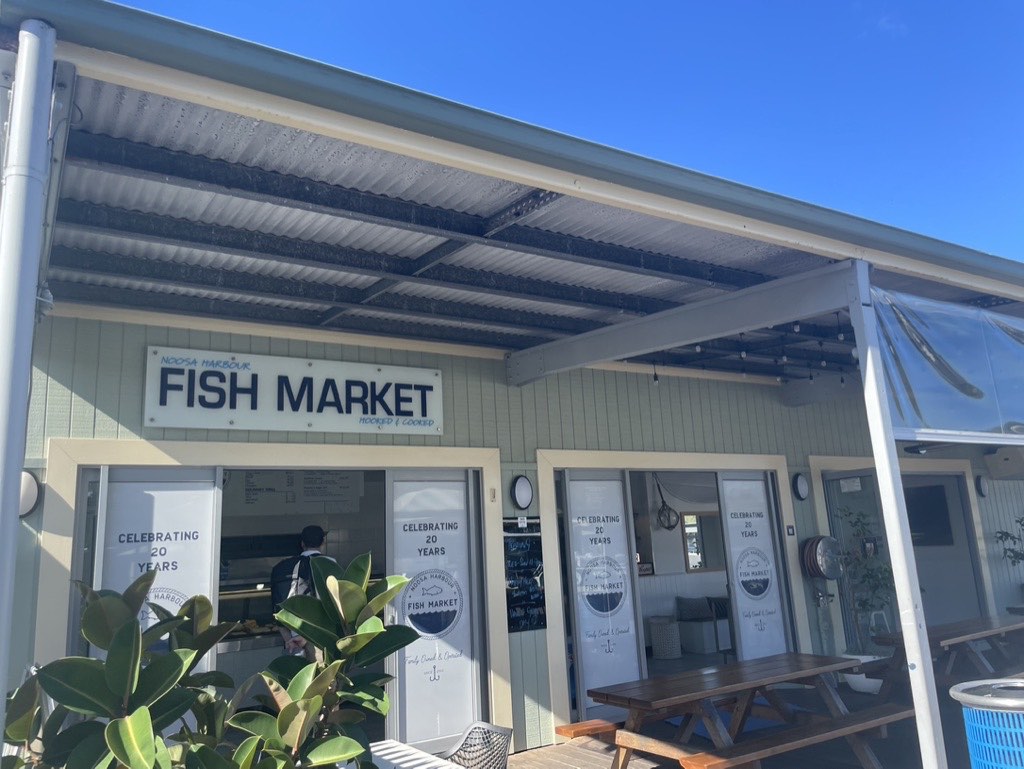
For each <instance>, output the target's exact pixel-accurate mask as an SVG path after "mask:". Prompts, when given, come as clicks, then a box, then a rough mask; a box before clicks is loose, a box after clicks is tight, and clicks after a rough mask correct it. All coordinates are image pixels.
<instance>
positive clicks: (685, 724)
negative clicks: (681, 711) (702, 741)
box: [675, 713, 697, 743]
mask: <svg viewBox="0 0 1024 769" xmlns="http://www.w3.org/2000/svg"><path fill="white" fill-rule="evenodd" d="M696 728H697V719H696V718H695V717H694V715H693V713H686V714H685V715H683V720H682V721H681V722H680V723H679V728H678V729H676V733H675V741H676V742H678V743H687V742H689V741H690V738H691V737H693V730H694V729H696Z"/></svg>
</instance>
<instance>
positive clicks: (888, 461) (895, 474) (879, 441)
mask: <svg viewBox="0 0 1024 769" xmlns="http://www.w3.org/2000/svg"><path fill="white" fill-rule="evenodd" d="M854 276H855V280H854V282H853V283H852V284H851V290H850V318H851V320H852V321H853V329H854V333H855V334H856V338H857V350H858V351H859V357H860V367H861V378H862V379H863V381H864V407H865V410H866V411H867V417H868V429H869V431H870V433H871V450H872V453H873V454H874V457H875V471H876V473H877V475H878V492H879V495H880V496H881V499H882V519H883V521H884V523H885V534H886V538H887V539H888V541H889V553H890V556H891V560H892V574H893V582H894V583H895V587H896V604H897V606H898V608H899V619H900V630H901V631H902V633H903V644H904V646H905V648H906V652H907V667H908V669H909V673H910V692H911V695H912V696H913V699H914V711H915V717H916V719H917V739H918V742H919V743H920V748H921V762H922V764H923V765H924V766H926V767H929V769H947V762H946V747H945V743H944V742H943V739H942V718H941V715H940V713H939V700H938V696H937V694H936V691H935V671H934V669H933V668H932V656H931V648H930V646H929V644H928V631H927V628H926V627H925V620H924V609H923V607H922V605H921V586H920V584H919V582H918V579H917V562H916V559H915V558H914V545H913V541H912V540H911V537H910V522H909V521H908V519H907V506H906V500H905V499H904V498H903V481H902V478H901V476H900V463H899V455H898V454H897V451H896V441H895V439H894V438H893V432H892V417H891V415H890V413H889V396H888V393H887V390H886V384H885V372H884V371H883V370H882V355H881V351H880V349H879V341H878V325H877V320H876V318H875V312H874V309H873V308H872V306H871V282H870V275H869V272H868V265H867V264H866V263H865V262H858V263H857V269H856V271H855V273H854Z"/></svg>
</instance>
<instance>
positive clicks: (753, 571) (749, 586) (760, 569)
mask: <svg viewBox="0 0 1024 769" xmlns="http://www.w3.org/2000/svg"><path fill="white" fill-rule="evenodd" d="M736 578H737V580H739V583H740V587H741V588H742V589H743V592H744V593H746V594H747V595H748V596H750V597H751V598H764V595H765V593H767V592H768V588H770V587H771V585H772V564H771V561H769V560H768V556H767V555H765V553H764V551H763V550H761V549H759V548H756V547H748V548H747V549H746V550H744V551H743V552H742V553H740V557H739V558H737V559H736Z"/></svg>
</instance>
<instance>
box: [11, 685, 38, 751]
mask: <svg viewBox="0 0 1024 769" xmlns="http://www.w3.org/2000/svg"><path fill="white" fill-rule="evenodd" d="M38 710H39V682H38V680H37V679H36V677H35V676H30V677H29V678H28V679H27V680H26V681H25V683H23V684H22V685H21V686H19V687H18V689H17V691H15V692H14V694H13V695H12V696H11V697H10V698H8V700H7V714H6V716H5V724H4V737H5V739H7V740H9V741H10V742H26V741H27V740H28V739H29V737H32V736H34V735H33V734H32V724H33V722H34V721H35V720H36V712H37V711H38Z"/></svg>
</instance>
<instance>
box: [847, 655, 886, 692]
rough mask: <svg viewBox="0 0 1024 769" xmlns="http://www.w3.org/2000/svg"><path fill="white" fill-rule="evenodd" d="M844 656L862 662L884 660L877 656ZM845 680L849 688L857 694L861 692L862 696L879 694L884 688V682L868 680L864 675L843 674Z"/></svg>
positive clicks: (873, 679) (876, 679)
mask: <svg viewBox="0 0 1024 769" xmlns="http://www.w3.org/2000/svg"><path fill="white" fill-rule="evenodd" d="M843 656H844V657H851V658H852V659H855V660H860V661H861V662H872V661H874V660H880V659H883V657H880V656H878V655H877V654H844V655H843ZM843 679H844V680H845V681H846V685H847V686H849V687H850V688H851V689H853V690H854V691H855V692H861V693H862V694H878V691H879V690H880V689H881V688H882V680H881V679H880V678H868V677H867V676H866V675H864V674H863V673H843Z"/></svg>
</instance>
